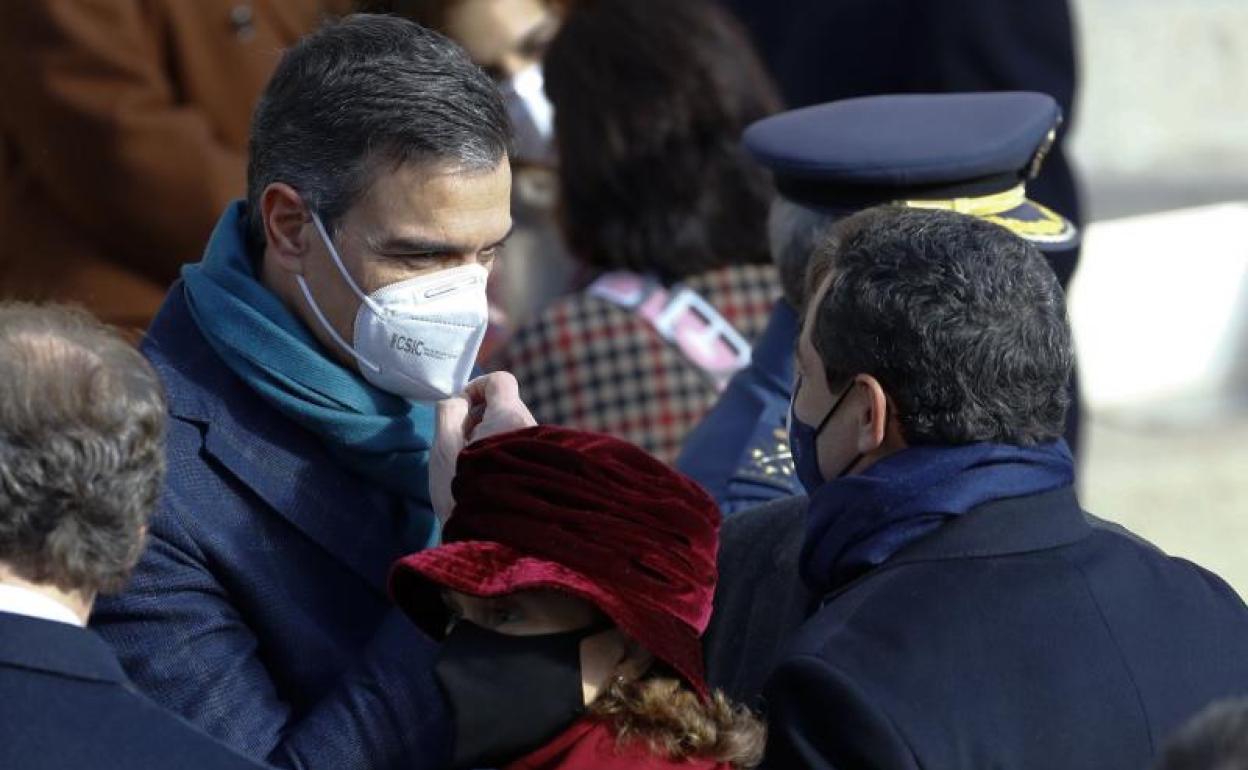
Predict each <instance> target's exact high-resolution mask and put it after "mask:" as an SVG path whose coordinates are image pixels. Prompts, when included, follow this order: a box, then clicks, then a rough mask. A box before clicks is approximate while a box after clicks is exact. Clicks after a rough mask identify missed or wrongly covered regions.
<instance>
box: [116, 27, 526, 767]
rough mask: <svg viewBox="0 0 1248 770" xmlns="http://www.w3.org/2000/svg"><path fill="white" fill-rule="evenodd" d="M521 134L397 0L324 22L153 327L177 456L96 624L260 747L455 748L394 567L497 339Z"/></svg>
mask: <svg viewBox="0 0 1248 770" xmlns="http://www.w3.org/2000/svg"><path fill="white" fill-rule="evenodd" d="M507 153H508V135H507V119H506V112H505V109H504V105H503V102H502V100H501V98H500V96H499V94H498V90H497V88H496V87H495V85H494V84H493V83H492V82H491V81H490V79H489V78H488V77H486V76H485V75H484V74H483V73H482V72H481V71H480V70H479V69H478V68H477V67H475V66H474V65H473V64H472V63H471V61H470V60H469V59H468V57H467V56H466V55H465V54H464V52H463V51H462V50H460V49H459V48H458V47H457V46H455V45H454V44H453V43H451V42H449V41H447V40H446V39H445V38H442V37H441V36H439V35H436V34H434V33H431V32H428V31H426V30H424V29H421V28H420V27H417V26H416V25H415V24H412V23H411V22H407V21H403V20H399V19H396V18H389V17H379V16H356V17H351V18H348V19H347V20H345V21H344V22H342V23H339V24H336V25H332V26H329V27H326V28H324V29H323V30H321V31H320V32H318V33H316V34H314V35H312V36H310V37H308V38H306V39H305V40H304V41H303V42H301V43H300V44H299V45H297V46H296V47H295V48H293V49H292V50H291V51H289V52H288V53H287V54H286V56H285V58H284V59H283V61H282V63H281V65H280V66H279V68H278V70H277V72H276V74H275V75H274V78H273V80H272V82H271V83H270V84H269V86H268V88H267V90H266V92H265V95H264V97H263V100H262V102H261V104H260V106H259V107H258V109H257V112H256V114H255V117H254V119H253V124H252V133H251V151H250V161H249V168H248V179H249V183H248V197H247V200H246V201H245V202H244V201H239V202H237V203H235V204H233V205H232V206H231V207H230V208H228V209H227V210H226V212H225V214H224V215H223V216H222V218H221V220H220V222H219V224H218V225H217V228H216V231H215V232H214V234H213V236H212V239H211V241H210V242H209V244H208V247H207V249H206V251H205V254H204V258H203V260H202V261H201V262H199V263H196V264H193V265H188V266H187V267H186V268H185V269H184V271H183V278H182V281H181V282H179V283H178V284H176V285H175V286H174V287H173V289H172V290H171V292H170V294H169V296H168V298H167V299H166V302H165V305H164V307H163V309H162V311H161V313H160V315H159V316H158V318H157V319H156V321H155V323H154V324H153V326H152V327H151V329H150V330H149V333H148V336H147V339H146V341H145V342H144V345H143V352H144V354H145V355H146V356H147V357H148V359H149V360H150V361H151V362H152V364H153V365H154V366H155V368H156V370H157V372H158V373H159V374H160V375H161V377H162V379H163V380H164V385H165V388H166V390H167V391H168V397H169V409H170V412H171V415H170V416H171V419H170V427H169V442H168V462H169V467H170V474H169V478H168V483H167V487H166V490H165V493H164V495H163V499H162V501H161V505H160V510H159V511H158V513H157V515H156V516H155V517H154V518H153V521H152V525H151V546H150V548H149V549H148V551H147V553H146V554H145V556H144V558H143V559H142V561H141V563H140V564H139V566H138V568H137V570H136V572H135V575H134V580H133V582H132V584H131V586H130V588H129V590H128V591H126V592H125V593H123V594H122V595H120V596H119V597H116V598H113V599H110V600H109V601H107V602H103V603H101V606H100V607H99V609H98V612H97V614H96V616H95V618H94V625H95V626H96V627H97V628H98V630H99V631H100V632H101V633H102V634H103V635H104V636H105V637H106V638H107V639H108V640H109V641H110V642H111V643H112V644H113V645H114V647H115V648H116V649H117V652H118V653H119V656H120V658H121V660H122V662H123V665H125V667H126V668H127V669H128V671H129V673H130V675H131V677H132V679H133V680H134V682H135V683H136V684H137V685H138V687H139V688H141V689H143V690H144V691H146V693H147V694H148V695H150V696H151V697H152V698H153V699H155V700H156V701H158V702H159V703H161V704H162V705H164V706H166V707H168V708H171V709H173V710H174V711H177V712H179V713H180V714H181V715H182V716H184V717H185V718H187V719H188V720H190V721H191V722H193V723H194V724H196V725H198V726H199V727H201V728H203V729H205V730H206V731H208V732H209V733H211V734H213V735H215V736H217V737H218V738H221V739H222V740H224V741H226V742H227V743H229V744H231V745H233V746H234V747H235V748H237V749H239V750H240V751H242V752H244V753H246V754H248V755H250V756H253V757H257V758H260V759H264V760H267V761H268V762H270V763H272V764H274V765H277V766H279V767H299V768H359V767H370V768H398V767H403V768H413V767H415V768H420V767H437V766H440V765H441V763H442V761H443V759H444V757H445V752H446V751H447V745H446V740H447V736H448V735H449V732H448V730H447V724H446V718H445V715H444V712H443V707H442V704H441V699H440V697H439V695H438V693H437V690H436V686H435V685H434V681H433V679H432V674H431V669H430V666H431V662H432V657H431V656H432V654H433V645H432V644H431V643H430V642H428V640H427V639H425V638H424V637H423V636H421V635H420V634H419V633H418V632H417V631H416V630H415V628H414V627H413V626H411V625H410V624H409V623H408V622H407V621H406V619H404V618H403V617H402V616H401V615H400V614H398V613H396V612H394V611H392V609H391V607H390V603H389V601H388V599H387V596H386V593H385V578H386V571H387V568H388V566H389V565H390V563H391V562H392V561H394V559H395V558H396V557H397V556H399V555H401V554H403V553H406V552H408V551H409V550H412V549H413V548H415V549H419V548H421V547H423V546H424V545H426V544H427V543H430V542H433V541H434V540H436V538H437V525H436V520H435V517H434V515H433V511H432V505H431V502H430V490H429V481H428V474H429V462H430V447H431V444H432V443H433V434H434V422H435V415H434V410H433V406H432V402H433V401H435V400H438V399H441V398H445V397H447V396H450V395H452V394H458V393H461V392H463V391H464V390H465V383H466V381H467V379H468V377H469V375H470V372H471V370H472V367H473V363H474V360H475V357H476V354H477V349H478V347H479V346H480V344H481V339H482V336H483V334H484V329H485V324H486V321H487V313H486V300H485V282H486V278H487V276H488V274H489V270H490V268H491V267H492V265H493V264H494V260H495V258H496V256H497V254H498V252H499V250H500V249H501V247H502V242H503V241H504V240H505V239H506V238H507V235H508V233H509V231H510V229H511V225H512V223H511V217H510V214H509V206H508V202H509V195H510V187H511V172H510V165H509V161H508V157H507ZM508 384H509V383H507V382H506V381H505V380H503V381H502V382H501V385H502V386H504V387H505V386H506V385H508ZM499 386H500V382H499V381H498V380H491V381H488V382H486V383H483V384H478V385H477V386H475V389H469V390H470V391H472V392H473V393H475V394H476V396H475V399H476V400H477V401H480V400H481V398H482V397H483V396H484V397H485V398H491V397H492V396H491V393H492V392H495V391H496V390H497V388H498V387H499Z"/></svg>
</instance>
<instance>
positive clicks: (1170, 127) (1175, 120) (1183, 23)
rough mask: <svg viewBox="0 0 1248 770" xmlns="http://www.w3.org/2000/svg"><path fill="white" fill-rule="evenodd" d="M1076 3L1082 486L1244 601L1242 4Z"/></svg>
mask: <svg viewBox="0 0 1248 770" xmlns="http://www.w3.org/2000/svg"><path fill="white" fill-rule="evenodd" d="M1073 3H1074V9H1073V10H1074V12H1075V16H1076V23H1077V25H1078V29H1079V38H1080V51H1081V60H1082V84H1081V85H1082V90H1081V94H1080V98H1079V101H1078V103H1077V106H1076V113H1077V114H1076V116H1075V123H1074V128H1073V132H1072V135H1071V139H1070V141H1071V151H1072V156H1073V158H1074V159H1075V163H1076V164H1077V167H1078V169H1079V171H1080V173H1081V175H1082V178H1083V183H1084V188H1085V198H1086V201H1087V205H1088V209H1089V212H1090V214H1091V216H1092V218H1093V219H1094V220H1096V221H1095V223H1094V224H1093V225H1092V226H1091V227H1089V228H1088V231H1087V245H1086V248H1085V252H1084V257H1083V259H1084V261H1083V263H1082V265H1081V268H1080V272H1079V273H1077V274H1076V278H1075V283H1074V286H1073V287H1072V292H1071V298H1070V301H1071V315H1072V321H1073V323H1074V326H1075V331H1076V340H1077V343H1078V344H1079V346H1080V355H1081V356H1082V358H1083V360H1084V367H1083V368H1084V373H1085V375H1086V376H1085V383H1084V385H1085V387H1084V391H1085V395H1086V397H1087V400H1088V407H1089V409H1088V419H1087V422H1086V426H1085V436H1086V443H1085V452H1084V455H1083V458H1082V460H1083V462H1082V468H1081V473H1082V475H1081V478H1082V481H1081V495H1082V497H1083V501H1084V504H1085V506H1086V507H1087V508H1088V509H1089V510H1091V511H1092V512H1094V513H1096V514H1098V515H1100V516H1103V517H1105V518H1110V519H1114V520H1117V521H1120V522H1122V523H1124V524H1126V525H1127V526H1128V527H1130V528H1131V529H1133V530H1135V531H1136V532H1138V533H1140V534H1141V535H1143V536H1145V537H1147V538H1148V539H1150V540H1152V541H1153V542H1155V543H1157V544H1158V545H1160V546H1161V547H1162V548H1164V549H1165V550H1167V551H1169V552H1170V553H1173V554H1176V555H1181V556H1184V557H1187V558H1191V559H1193V560H1195V561H1197V562H1199V563H1201V564H1202V565H1204V566H1206V567H1209V568H1211V569H1213V570H1214V571H1215V572H1218V573H1219V574H1220V575H1222V576H1223V577H1224V578H1226V579H1227V580H1228V581H1229V582H1230V583H1231V584H1232V585H1233V586H1234V587H1235V588H1236V589H1237V590H1238V591H1239V592H1240V594H1241V596H1246V597H1248V205H1222V206H1211V205H1210V204H1215V203H1217V202H1225V201H1240V202H1244V203H1248V0H1073ZM1194 207H1195V208H1194ZM1175 210H1181V211H1180V212H1179V213H1174V211H1175Z"/></svg>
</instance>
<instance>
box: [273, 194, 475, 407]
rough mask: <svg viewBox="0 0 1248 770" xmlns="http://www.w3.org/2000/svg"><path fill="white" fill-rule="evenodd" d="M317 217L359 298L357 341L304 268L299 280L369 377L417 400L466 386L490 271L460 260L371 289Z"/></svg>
mask: <svg viewBox="0 0 1248 770" xmlns="http://www.w3.org/2000/svg"><path fill="white" fill-rule="evenodd" d="M312 222H313V224H315V225H316V230H317V232H318V233H320V235H321V239H322V240H323V241H324V242H325V248H326V249H328V250H329V256H330V257H331V258H332V259H333V260H334V264H335V265H336V266H337V267H338V272H339V273H340V274H341V275H342V277H343V278H344V279H345V280H346V282H347V285H348V286H350V287H351V290H352V291H353V292H355V294H356V296H358V297H359V298H360V309H359V310H358V311H357V312H356V314H355V335H354V336H355V344H354V345H349V344H347V342H346V340H344V339H342V337H341V336H339V334H338V332H336V331H335V330H334V327H333V326H331V325H330V323H329V321H328V320H327V319H326V318H325V315H324V314H323V313H322V312H321V308H320V306H319V305H317V304H316V300H315V299H314V298H313V296H312V292H311V291H310V290H309V288H308V284H307V281H305V280H304V278H303V276H297V280H298V283H299V288H300V289H302V290H303V296H304V298H305V299H307V301H308V305H309V306H310V307H311V308H312V312H313V313H314V314H315V315H316V318H317V320H318V321H320V323H321V326H322V327H324V329H325V331H326V332H328V333H329V335H330V337H332V338H333V339H334V341H335V342H337V343H338V344H339V345H340V346H341V347H342V348H343V350H345V351H346V352H347V353H349V354H350V355H351V356H353V357H354V358H355V359H356V360H357V361H359V363H360V373H361V374H363V375H364V379H366V380H368V381H369V382H370V383H372V384H373V385H376V386H377V387H379V388H381V389H382V390H385V391H387V392H390V393H394V394H395V395H398V396H402V397H403V398H406V399H409V400H411V401H437V400H439V399H443V398H448V397H450V396H453V395H455V394H456V393H459V392H461V391H463V389H464V386H465V385H466V384H467V383H468V378H469V377H470V376H471V374H472V367H473V364H474V363H475V362H476V358H477V351H478V350H480V348H481V341H482V339H484V338H485V330H486V326H487V324H488V323H489V300H488V299H487V298H486V294H485V284H486V280H487V279H488V278H489V271H488V270H486V269H485V268H484V267H482V266H481V265H461V266H459V267H453V268H450V269H448V270H439V271H438V272H436V273H430V274H428V275H421V276H417V277H415V278H409V279H408V280H406V281H399V282H398V283H392V284H389V285H388V286H383V287H381V288H380V289H378V290H377V291H375V292H373V293H372V294H365V293H364V292H363V291H361V290H360V287H359V286H358V285H356V283H355V280H354V279H353V278H352V277H351V274H350V273H348V272H347V268H346V266H345V265H344V264H343V263H342V258H341V257H339V256H338V250H337V249H336V248H334V244H333V241H331V240H330V238H329V233H328V232H327V231H326V230H325V225H324V224H322V223H321V219H320V217H319V216H317V215H316V214H315V213H313V214H312Z"/></svg>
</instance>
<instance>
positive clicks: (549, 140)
mask: <svg viewBox="0 0 1248 770" xmlns="http://www.w3.org/2000/svg"><path fill="white" fill-rule="evenodd" d="M499 91H501V92H502V95H503V104H504V105H505V106H506V108H507V117H508V118H509V119H510V120H511V130H512V134H513V136H514V137H515V158H516V160H518V161H522V162H526V163H536V164H541V165H545V166H553V165H555V160H556V158H555V148H554V135H555V108H554V107H553V106H552V105H551V103H550V101H549V100H548V99H547V98H546V90H545V80H544V79H543V77H542V65H540V64H532V65H530V66H528V67H525V68H524V69H522V70H520V71H519V72H517V73H516V74H515V75H512V76H511V77H510V78H508V79H506V80H504V81H503V82H502V83H501V84H499Z"/></svg>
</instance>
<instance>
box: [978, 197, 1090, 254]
mask: <svg viewBox="0 0 1248 770" xmlns="http://www.w3.org/2000/svg"><path fill="white" fill-rule="evenodd" d="M972 216H978V217H979V218H980V219H985V220H987V221H989V222H993V223H995V224H998V225H1001V226H1002V227H1004V228H1005V229H1007V230H1009V231H1010V232H1012V233H1014V234H1015V235H1017V236H1018V237H1020V238H1022V239H1023V240H1025V241H1030V242H1031V243H1032V244H1034V245H1035V246H1036V248H1038V249H1040V250H1041V251H1068V250H1070V249H1073V248H1075V247H1076V246H1078V245H1079V229H1078V228H1077V227H1075V225H1074V223H1072V222H1071V221H1070V220H1069V219H1067V218H1066V217H1064V216H1062V215H1061V214H1058V213H1057V212H1056V211H1054V210H1052V209H1050V208H1049V207H1047V206H1044V205H1042V204H1039V203H1036V202H1035V201H1033V200H1030V199H1028V200H1024V201H1023V202H1022V203H1021V204H1020V205H1018V206H1015V207H1014V208H1012V209H1009V210H1008V211H1002V212H1000V213H997V214H973V215H972Z"/></svg>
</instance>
